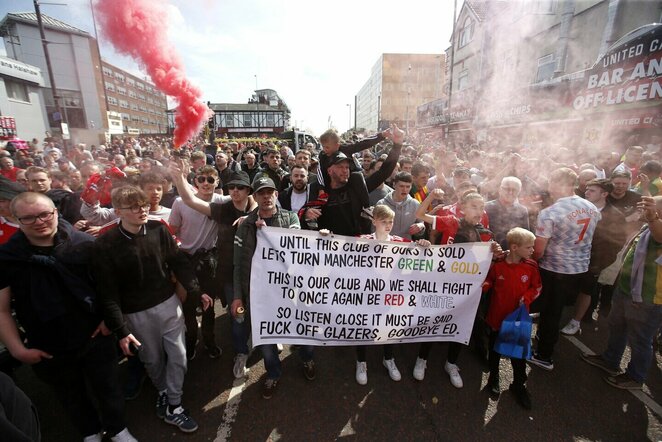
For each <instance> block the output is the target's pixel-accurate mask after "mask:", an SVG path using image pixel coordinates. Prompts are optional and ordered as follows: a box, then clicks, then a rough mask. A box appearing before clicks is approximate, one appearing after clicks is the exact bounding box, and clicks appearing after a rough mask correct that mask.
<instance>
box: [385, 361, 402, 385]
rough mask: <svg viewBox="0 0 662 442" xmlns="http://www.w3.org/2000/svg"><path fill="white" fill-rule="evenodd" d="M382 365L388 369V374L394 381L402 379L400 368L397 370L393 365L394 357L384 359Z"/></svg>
mask: <svg viewBox="0 0 662 442" xmlns="http://www.w3.org/2000/svg"><path fill="white" fill-rule="evenodd" d="M383 364H384V367H386V369H387V370H388V375H389V376H390V377H391V379H393V380H394V381H396V382H397V381H399V380H400V379H402V375H400V370H398V367H397V366H396V365H395V359H384V362H383Z"/></svg>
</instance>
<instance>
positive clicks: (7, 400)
mask: <svg viewBox="0 0 662 442" xmlns="http://www.w3.org/2000/svg"><path fill="white" fill-rule="evenodd" d="M0 434H1V435H2V440H3V441H7V442H14V441H22V442H23V441H34V442H37V441H39V440H41V433H40V431H39V416H38V415H37V409H36V408H35V407H34V405H32V401H31V400H30V398H28V397H27V396H26V395H25V393H23V391H21V389H20V388H18V387H17V386H16V385H14V381H13V380H12V379H11V378H10V377H9V376H7V375H6V374H4V373H0Z"/></svg>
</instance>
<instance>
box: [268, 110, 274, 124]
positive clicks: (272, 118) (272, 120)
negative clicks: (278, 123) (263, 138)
mask: <svg viewBox="0 0 662 442" xmlns="http://www.w3.org/2000/svg"><path fill="white" fill-rule="evenodd" d="M273 125H274V114H272V113H271V112H270V113H268V114H267V126H268V127H273Z"/></svg>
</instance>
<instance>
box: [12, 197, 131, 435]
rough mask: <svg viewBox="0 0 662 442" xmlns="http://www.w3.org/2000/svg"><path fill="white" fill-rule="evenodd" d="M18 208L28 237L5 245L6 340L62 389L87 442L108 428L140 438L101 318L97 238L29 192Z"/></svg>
mask: <svg viewBox="0 0 662 442" xmlns="http://www.w3.org/2000/svg"><path fill="white" fill-rule="evenodd" d="M10 209H11V211H12V213H13V215H14V216H15V217H16V218H17V219H18V222H19V225H20V231H19V232H17V233H16V234H14V235H13V236H12V238H11V239H10V240H9V242H8V243H6V244H4V245H2V246H0V267H2V272H0V341H2V342H3V343H5V345H6V346H7V348H8V349H9V351H10V353H11V354H12V356H14V357H15V358H16V359H18V360H19V361H21V362H23V363H26V364H30V365H32V368H33V370H34V372H35V374H36V375H37V376H38V377H39V378H40V379H41V380H43V381H44V382H46V383H47V384H49V385H50V386H51V387H52V388H53V389H54V390H55V393H56V395H57V396H58V398H59V399H60V400H61V402H62V406H63V408H64V409H65V410H66V411H67V412H68V413H69V415H70V416H71V419H72V421H73V423H74V424H75V425H76V427H77V428H78V430H79V431H80V433H81V434H82V435H83V436H84V437H86V438H87V437H91V438H92V439H90V440H99V441H101V431H102V428H103V429H105V430H106V431H107V432H108V434H110V435H112V439H113V440H126V441H131V440H135V439H134V438H133V437H132V436H131V434H130V433H129V431H128V430H127V429H126V424H125V422H124V399H123V397H122V389H121V387H120V385H119V382H118V376H117V352H116V350H115V340H114V338H113V337H112V336H111V335H110V332H109V331H108V329H107V328H106V327H105V326H104V324H103V322H102V321H101V316H100V315H99V314H98V313H97V312H96V305H95V291H94V290H93V283H92V280H91V279H90V277H89V272H88V263H89V262H90V260H91V257H92V245H93V240H94V238H92V237H91V236H89V235H87V234H85V233H81V232H78V231H76V230H74V229H73V228H72V227H71V225H70V224H69V223H67V222H66V221H64V220H58V211H57V209H56V208H55V206H54V204H53V201H51V200H50V199H49V198H48V197H46V196H45V195H42V194H39V193H32V192H24V193H22V194H20V195H19V196H17V197H16V198H14V199H13V200H12V203H11V206H10ZM12 302H13V306H14V308H15V311H16V316H17V318H18V320H19V321H20V323H21V325H22V326H23V328H24V329H25V332H26V335H27V346H26V345H24V343H23V341H22V339H21V338H20V336H19V333H18V330H17V328H16V323H15V322H14V319H13V318H12V315H11V305H12ZM86 384H88V385H89V389H88V386H87V385H86ZM92 398H94V399H95V400H93V399H92ZM95 402H97V403H98V405H99V413H98V412H97V410H96V408H95V406H94V405H93V404H94V403H95Z"/></svg>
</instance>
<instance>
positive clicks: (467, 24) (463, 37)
mask: <svg viewBox="0 0 662 442" xmlns="http://www.w3.org/2000/svg"><path fill="white" fill-rule="evenodd" d="M473 33H474V21H473V20H472V19H471V17H467V18H466V19H465V20H464V24H463V25H462V29H460V43H459V46H458V48H461V47H463V46H466V45H467V44H469V42H470V41H471V39H472V38H473Z"/></svg>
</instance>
